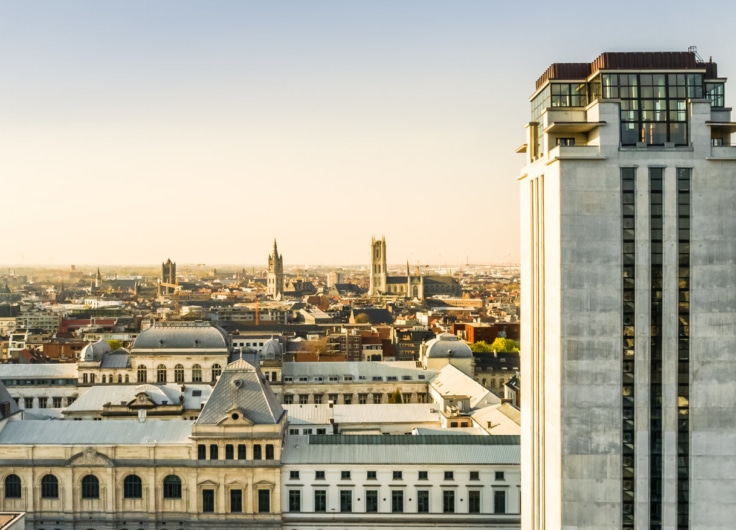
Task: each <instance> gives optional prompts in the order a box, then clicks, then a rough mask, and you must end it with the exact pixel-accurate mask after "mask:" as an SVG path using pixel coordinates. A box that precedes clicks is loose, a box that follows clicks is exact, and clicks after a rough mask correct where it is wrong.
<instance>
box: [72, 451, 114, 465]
mask: <svg viewBox="0 0 736 530" xmlns="http://www.w3.org/2000/svg"><path fill="white" fill-rule="evenodd" d="M67 465H70V466H104V467H112V466H113V465H114V464H113V461H112V460H111V459H110V458H109V457H107V456H105V455H103V454H102V453H98V452H97V450H96V449H95V448H94V447H88V448H86V449H85V450H84V451H82V452H81V453H77V454H75V455H74V456H72V457H71V458H70V459H69V460H68V461H67Z"/></svg>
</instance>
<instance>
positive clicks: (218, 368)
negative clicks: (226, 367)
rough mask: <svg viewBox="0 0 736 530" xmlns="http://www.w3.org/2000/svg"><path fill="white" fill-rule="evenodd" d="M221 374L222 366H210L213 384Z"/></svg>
mask: <svg viewBox="0 0 736 530" xmlns="http://www.w3.org/2000/svg"><path fill="white" fill-rule="evenodd" d="M221 373H222V366H220V365H219V364H213V365H212V382H213V383H214V382H215V381H217V378H218V377H220V374H221Z"/></svg>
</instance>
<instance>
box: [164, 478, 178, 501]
mask: <svg viewBox="0 0 736 530" xmlns="http://www.w3.org/2000/svg"><path fill="white" fill-rule="evenodd" d="M164 499H181V479H180V478H179V477H177V476H176V475H169V476H168V477H166V478H165V479H164Z"/></svg>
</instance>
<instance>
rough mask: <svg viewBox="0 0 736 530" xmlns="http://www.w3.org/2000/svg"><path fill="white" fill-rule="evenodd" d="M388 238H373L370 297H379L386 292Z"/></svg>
mask: <svg viewBox="0 0 736 530" xmlns="http://www.w3.org/2000/svg"><path fill="white" fill-rule="evenodd" d="M387 277H388V273H387V269H386V236H383V237H382V238H381V239H380V240H378V239H376V238H375V237H372V238H371V275H370V279H371V283H370V291H369V292H370V295H371V296H377V295H380V294H383V293H385V292H386V278H387Z"/></svg>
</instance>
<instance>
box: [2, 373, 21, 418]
mask: <svg viewBox="0 0 736 530" xmlns="http://www.w3.org/2000/svg"><path fill="white" fill-rule="evenodd" d="M4 403H8V405H9V410H8V413H7V414H5V411H4V406H3V404H4ZM18 412H20V408H19V407H18V404H17V403H16V402H15V400H14V399H13V398H12V397H11V396H10V393H9V392H8V389H7V388H5V385H4V384H3V382H2V381H0V420H2V419H4V418H9V417H10V416H12V415H13V414H17V413H18Z"/></svg>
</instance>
